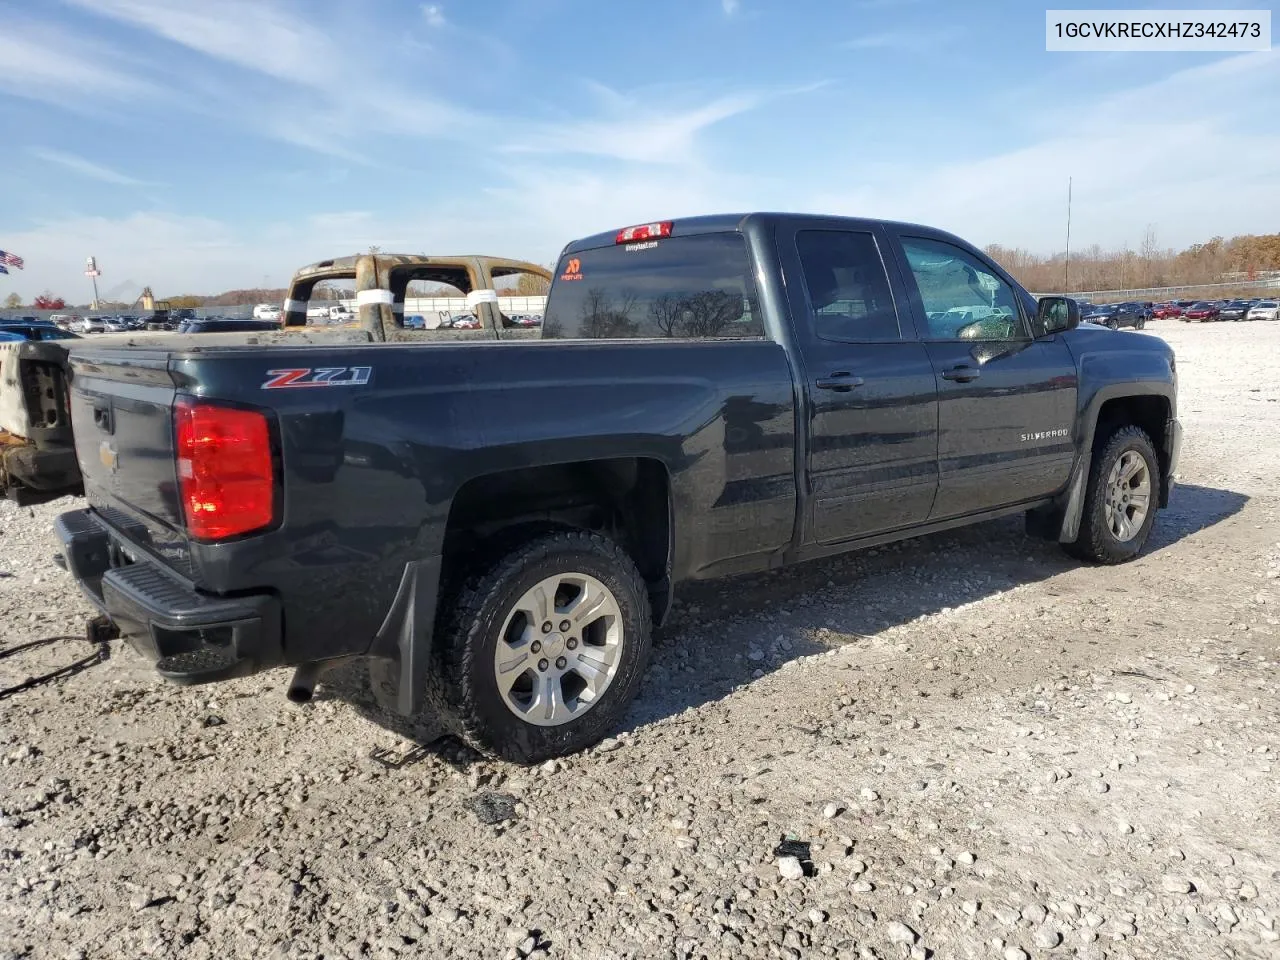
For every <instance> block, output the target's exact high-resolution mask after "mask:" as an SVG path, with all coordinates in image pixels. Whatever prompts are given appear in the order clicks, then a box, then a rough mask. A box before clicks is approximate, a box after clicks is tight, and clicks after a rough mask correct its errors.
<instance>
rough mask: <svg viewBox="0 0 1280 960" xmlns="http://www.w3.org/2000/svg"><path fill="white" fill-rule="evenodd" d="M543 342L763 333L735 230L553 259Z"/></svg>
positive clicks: (746, 259)
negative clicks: (552, 278)
mask: <svg viewBox="0 0 1280 960" xmlns="http://www.w3.org/2000/svg"><path fill="white" fill-rule="evenodd" d="M542 336H543V338H544V339H569V340H584V339H585V340H605V339H635V338H638V339H646V340H662V339H680V340H704V339H743V338H759V337H763V336H764V325H763V323H762V322H761V317H760V306H759V302H758V300H757V297H756V289H755V283H754V282H753V281H752V279H751V260H750V257H749V256H748V254H747V244H746V240H745V239H744V238H743V237H742V235H741V234H739V233H708V234H699V235H695V236H690V237H679V236H677V237H669V238H667V239H664V240H653V241H648V242H644V243H632V244H620V245H617V246H613V247H600V248H597V249H594V250H582V251H579V252H577V253H572V254H569V255H567V256H564V257H562V258H561V260H560V263H559V264H558V266H557V268H556V275H555V280H554V281H553V283H552V286H551V294H550V296H549V298H548V300H547V312H546V316H545V319H544V321H543V327H542Z"/></svg>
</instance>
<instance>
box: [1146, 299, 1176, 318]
mask: <svg viewBox="0 0 1280 960" xmlns="http://www.w3.org/2000/svg"><path fill="white" fill-rule="evenodd" d="M1151 316H1153V317H1155V318H1156V319H1157V320H1163V319H1164V318H1165V317H1180V316H1182V308H1181V307H1180V306H1178V305H1177V304H1176V303H1157V304H1156V305H1155V306H1154V307H1152V308H1151Z"/></svg>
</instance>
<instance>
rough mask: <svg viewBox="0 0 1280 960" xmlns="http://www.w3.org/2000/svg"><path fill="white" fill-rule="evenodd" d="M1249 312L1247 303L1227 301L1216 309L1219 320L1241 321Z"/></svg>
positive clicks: (1243, 301) (1244, 301) (1245, 301)
mask: <svg viewBox="0 0 1280 960" xmlns="http://www.w3.org/2000/svg"><path fill="white" fill-rule="evenodd" d="M1248 312H1249V301H1247V300H1228V301H1227V302H1226V303H1224V304H1223V305H1222V306H1221V307H1220V308H1219V309H1218V319H1219V320H1243V319H1244V318H1245V315H1246V314H1247V313H1248Z"/></svg>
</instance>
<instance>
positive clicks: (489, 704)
mask: <svg viewBox="0 0 1280 960" xmlns="http://www.w3.org/2000/svg"><path fill="white" fill-rule="evenodd" d="M650 630H651V612H650V607H649V597H648V592H647V588H646V586H645V583H644V580H643V578H642V577H641V576H640V572H639V570H637V569H636V565H635V563H634V562H633V561H632V560H631V558H630V557H629V556H627V554H626V552H625V551H623V550H622V548H621V547H619V546H618V545H617V544H615V543H614V542H613V541H611V540H609V539H607V538H606V537H603V536H601V535H599V534H593V533H586V532H578V531H562V532H555V533H548V534H544V535H540V536H537V537H535V538H533V539H530V540H528V541H526V542H524V543H523V544H520V545H518V546H516V547H514V548H511V549H509V550H508V551H507V552H505V553H504V554H502V555H500V556H498V557H496V558H492V559H491V561H490V562H489V563H487V564H482V565H481V566H480V567H479V568H478V569H477V571H476V572H475V573H474V575H473V576H471V577H470V578H469V579H468V580H467V582H466V583H465V584H464V585H463V586H462V587H461V589H460V590H459V591H458V592H457V593H456V594H455V595H454V599H453V602H452V603H451V605H450V609H449V611H448V614H447V618H446V626H445V628H444V630H443V631H442V634H441V636H440V643H439V646H438V648H437V649H438V650H439V657H440V677H441V680H442V684H443V693H444V699H445V700H446V703H447V705H448V707H449V709H450V711H451V712H452V714H453V716H454V718H455V719H456V721H457V724H458V727H459V729H460V732H461V733H462V735H463V736H464V737H465V738H466V739H467V740H468V741H469V742H470V743H471V744H472V745H473V746H475V747H476V748H477V749H479V750H481V751H483V752H485V753H488V754H490V755H493V756H498V757H503V758H505V759H507V760H512V761H515V762H517V763H536V762H538V761H540V760H545V759H548V758H550V757H556V756H561V755H563V754H566V753H573V752H574V751H577V750H581V749H584V748H585V747H588V746H590V745H591V744H593V743H595V742H596V741H597V740H599V739H600V738H601V737H603V736H604V735H605V734H606V733H607V732H608V731H609V730H610V729H611V728H612V727H613V726H614V725H615V724H616V723H617V722H618V721H619V720H620V719H621V717H622V714H623V712H624V711H625V710H626V707H627V705H628V704H629V703H630V702H631V700H632V699H633V698H634V696H635V694H636V691H637V689H638V688H639V686H640V681H641V679H642V677H643V674H644V667H645V664H646V662H647V660H648V656H649V647H650Z"/></svg>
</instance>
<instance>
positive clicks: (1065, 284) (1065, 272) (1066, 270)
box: [1062, 177, 1071, 293]
mask: <svg viewBox="0 0 1280 960" xmlns="http://www.w3.org/2000/svg"><path fill="white" fill-rule="evenodd" d="M1062 292H1063V293H1070V292H1071V178H1070V177H1067V255H1066V257H1065V258H1064V260H1063V264H1062Z"/></svg>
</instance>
